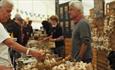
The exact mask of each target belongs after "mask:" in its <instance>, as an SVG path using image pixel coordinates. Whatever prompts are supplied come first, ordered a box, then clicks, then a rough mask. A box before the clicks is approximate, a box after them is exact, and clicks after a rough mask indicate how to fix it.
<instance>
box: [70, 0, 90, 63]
mask: <svg viewBox="0 0 115 70" xmlns="http://www.w3.org/2000/svg"><path fill="white" fill-rule="evenodd" d="M69 15H70V18H71V19H72V20H73V21H74V26H73V31H72V58H73V59H75V60H76V61H84V62H87V63H89V62H91V61H92V48H91V32H90V27H89V25H88V22H87V20H85V18H84V16H83V5H82V3H81V2H80V1H77V0H76V1H71V2H69Z"/></svg>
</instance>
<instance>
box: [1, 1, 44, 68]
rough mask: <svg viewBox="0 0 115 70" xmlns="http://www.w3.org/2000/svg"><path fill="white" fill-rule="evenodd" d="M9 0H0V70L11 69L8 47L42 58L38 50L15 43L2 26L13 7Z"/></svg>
mask: <svg viewBox="0 0 115 70" xmlns="http://www.w3.org/2000/svg"><path fill="white" fill-rule="evenodd" d="M10 1H11V0H0V22H1V23H0V70H13V67H12V64H11V60H10V57H9V53H8V47H9V48H12V49H14V50H16V51H18V52H22V53H25V54H27V55H32V56H33V57H36V58H37V59H39V60H43V59H44V56H43V55H42V54H41V53H39V52H38V51H34V50H30V49H27V48H25V47H23V46H22V45H20V44H18V43H16V42H15V41H14V40H13V39H12V38H10V36H9V34H8V32H7V31H6V29H5V28H4V27H3V25H2V23H3V22H6V21H7V20H8V19H9V17H10V15H11V14H10V13H11V11H12V8H13V4H12V2H10Z"/></svg>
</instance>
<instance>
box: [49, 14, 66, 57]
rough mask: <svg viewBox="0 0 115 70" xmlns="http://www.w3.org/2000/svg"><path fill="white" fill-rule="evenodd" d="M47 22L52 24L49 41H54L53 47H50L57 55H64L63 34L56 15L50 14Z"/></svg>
mask: <svg viewBox="0 0 115 70" xmlns="http://www.w3.org/2000/svg"><path fill="white" fill-rule="evenodd" d="M49 22H50V23H51V26H52V32H51V35H50V37H51V38H50V41H53V42H55V48H52V49H53V51H54V53H55V54H57V55H58V56H59V57H65V56H64V55H65V47H64V36H63V31H62V27H61V26H60V25H59V24H58V17H57V16H54V15H53V16H51V17H50V18H49Z"/></svg>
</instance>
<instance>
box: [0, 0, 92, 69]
mask: <svg viewBox="0 0 115 70" xmlns="http://www.w3.org/2000/svg"><path fill="white" fill-rule="evenodd" d="M12 9H13V4H12V2H11V1H10V0H0V70H13V69H15V70H16V62H15V60H16V59H17V58H19V57H20V56H21V55H20V53H21V52H22V53H24V54H26V55H32V56H33V57H36V58H37V59H38V60H41V61H42V60H44V57H45V56H44V55H43V54H42V53H40V52H39V51H34V50H30V49H28V48H27V47H26V44H27V42H28V40H29V38H31V36H32V33H33V29H32V26H31V24H32V21H31V20H30V21H28V22H25V21H24V20H23V19H22V17H21V16H20V15H19V14H16V16H15V18H14V19H13V20H12V19H10V16H11V14H10V13H11V11H12ZM69 15H70V19H71V20H73V21H74V23H75V24H74V26H73V31H72V54H70V56H71V58H72V59H74V60H76V61H84V62H87V63H89V62H91V61H92V48H91V42H92V40H91V31H90V27H89V25H88V22H87V21H86V20H85V18H84V16H83V5H82V3H81V2H80V1H71V2H70V3H69ZM42 25H43V28H44V30H45V31H46V34H47V37H46V38H44V39H43V40H44V41H45V40H49V41H52V42H54V43H55V48H51V50H52V52H54V54H56V55H58V56H59V57H63V58H64V57H65V44H64V35H63V29H62V27H61V26H60V25H59V18H58V17H57V16H56V15H53V16H51V17H50V18H49V19H48V20H45V21H43V22H42ZM8 32H9V33H11V34H13V35H12V36H13V37H14V38H17V40H16V41H14V40H13V39H12V38H11V36H10V35H9V33H8ZM8 48H9V49H8ZM8 51H9V52H10V54H9V52H8ZM13 65H14V66H13Z"/></svg>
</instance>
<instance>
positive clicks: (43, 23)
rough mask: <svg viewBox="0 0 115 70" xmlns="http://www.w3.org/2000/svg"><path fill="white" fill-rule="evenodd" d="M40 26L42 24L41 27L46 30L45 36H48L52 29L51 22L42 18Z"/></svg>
mask: <svg viewBox="0 0 115 70" xmlns="http://www.w3.org/2000/svg"><path fill="white" fill-rule="evenodd" d="M42 26H43V29H44V30H45V31H46V34H47V36H50V35H51V31H52V26H51V24H50V23H49V22H48V21H47V20H44V21H42Z"/></svg>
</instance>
